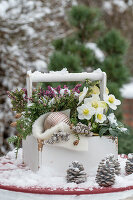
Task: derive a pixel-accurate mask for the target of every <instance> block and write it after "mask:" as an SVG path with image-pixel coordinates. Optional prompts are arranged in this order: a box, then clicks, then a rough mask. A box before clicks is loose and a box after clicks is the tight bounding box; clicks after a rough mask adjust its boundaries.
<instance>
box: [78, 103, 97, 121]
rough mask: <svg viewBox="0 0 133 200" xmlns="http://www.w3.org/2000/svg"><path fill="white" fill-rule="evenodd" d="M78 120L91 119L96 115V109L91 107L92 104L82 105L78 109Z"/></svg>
mask: <svg viewBox="0 0 133 200" xmlns="http://www.w3.org/2000/svg"><path fill="white" fill-rule="evenodd" d="M77 111H78V118H79V119H87V120H89V119H91V117H92V116H93V115H94V114H95V109H94V108H93V107H92V106H91V104H82V106H79V107H78V108H77Z"/></svg>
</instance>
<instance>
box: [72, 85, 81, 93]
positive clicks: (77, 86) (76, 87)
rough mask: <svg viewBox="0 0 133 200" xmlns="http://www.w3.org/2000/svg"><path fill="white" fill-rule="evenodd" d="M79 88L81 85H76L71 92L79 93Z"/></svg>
mask: <svg viewBox="0 0 133 200" xmlns="http://www.w3.org/2000/svg"><path fill="white" fill-rule="evenodd" d="M81 86H82V85H81V84H77V85H76V86H75V87H74V88H73V89H72V90H73V91H74V92H77V93H80V90H79V88H80V87H81Z"/></svg>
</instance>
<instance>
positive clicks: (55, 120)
mask: <svg viewBox="0 0 133 200" xmlns="http://www.w3.org/2000/svg"><path fill="white" fill-rule="evenodd" d="M60 122H65V123H66V124H68V125H70V119H69V117H68V116H67V115H65V114H63V113H61V112H53V113H51V114H49V115H48V117H47V118H46V119H45V121H44V130H47V129H49V128H51V127H53V126H55V125H57V124H59V123H60Z"/></svg>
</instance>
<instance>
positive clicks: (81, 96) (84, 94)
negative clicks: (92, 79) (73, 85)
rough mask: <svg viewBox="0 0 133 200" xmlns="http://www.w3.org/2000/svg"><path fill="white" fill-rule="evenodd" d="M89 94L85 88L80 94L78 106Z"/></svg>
mask: <svg viewBox="0 0 133 200" xmlns="http://www.w3.org/2000/svg"><path fill="white" fill-rule="evenodd" d="M87 92H88V87H84V88H83V91H82V92H80V94H79V103H78V105H79V104H80V103H81V102H82V101H83V100H84V98H85V96H86V94H87Z"/></svg>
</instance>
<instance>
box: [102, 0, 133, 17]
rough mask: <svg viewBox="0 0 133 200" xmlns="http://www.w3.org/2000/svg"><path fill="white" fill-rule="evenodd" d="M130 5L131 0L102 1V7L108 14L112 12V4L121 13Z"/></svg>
mask: <svg viewBox="0 0 133 200" xmlns="http://www.w3.org/2000/svg"><path fill="white" fill-rule="evenodd" d="M132 5H133V1H132V0H127V2H125V1H124V0H111V1H110V0H109V1H104V2H103V9H104V10H105V11H106V12H107V13H108V14H112V10H113V6H116V7H117V8H118V11H119V12H121V13H123V12H124V11H126V10H127V9H128V8H129V7H130V6H132Z"/></svg>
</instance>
